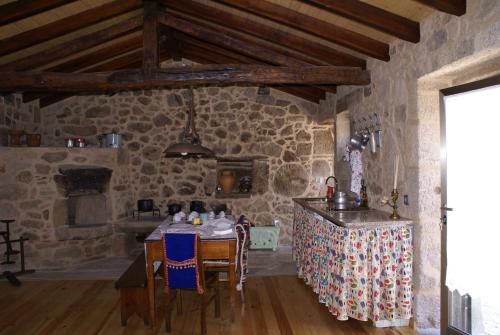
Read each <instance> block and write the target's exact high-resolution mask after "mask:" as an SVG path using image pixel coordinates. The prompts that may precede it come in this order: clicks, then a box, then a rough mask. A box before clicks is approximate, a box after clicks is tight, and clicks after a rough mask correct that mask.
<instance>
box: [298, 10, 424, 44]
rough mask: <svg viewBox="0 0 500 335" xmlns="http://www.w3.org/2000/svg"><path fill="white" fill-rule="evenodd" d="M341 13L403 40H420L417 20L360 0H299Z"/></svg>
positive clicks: (415, 41)
mask: <svg viewBox="0 0 500 335" xmlns="http://www.w3.org/2000/svg"><path fill="white" fill-rule="evenodd" d="M300 1H302V2H304V3H307V4H309V5H313V6H316V7H319V8H321V9H324V10H326V11H329V12H331V13H334V14H337V15H341V16H343V17H346V18H348V19H350V20H353V21H356V22H359V23H361V24H364V25H366V26H368V27H371V28H374V29H376V30H379V31H382V32H384V33H387V34H389V35H392V36H395V37H398V38H400V39H403V40H405V41H409V42H413V43H417V42H418V41H419V40H420V26H419V23H418V22H415V21H412V20H409V19H407V18H405V17H403V16H399V15H396V14H394V13H391V12H388V11H385V10H383V9H380V8H378V7H375V6H372V5H369V4H367V3H364V2H361V1H345V0H300Z"/></svg>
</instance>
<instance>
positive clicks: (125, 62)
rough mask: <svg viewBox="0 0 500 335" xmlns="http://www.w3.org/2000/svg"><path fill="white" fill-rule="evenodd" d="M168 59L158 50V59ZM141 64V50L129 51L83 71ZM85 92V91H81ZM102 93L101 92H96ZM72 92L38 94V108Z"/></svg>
mask: <svg viewBox="0 0 500 335" xmlns="http://www.w3.org/2000/svg"><path fill="white" fill-rule="evenodd" d="M166 59H168V57H167V55H166V54H165V53H162V52H160V61H164V60H166ZM141 65H142V51H138V52H134V53H130V54H127V55H124V56H122V57H119V58H115V59H112V60H110V61H109V62H106V63H103V64H99V65H97V66H94V67H92V68H89V69H87V70H86V71H85V72H96V71H113V70H120V69H127V68H128V69H132V68H138V67H140V66H141ZM83 93H85V92H83ZM91 93H93V92H86V94H91ZM98 93H99V94H102V92H98ZM72 96H74V94H71V93H66V94H65V93H59V94H38V99H39V100H40V101H39V105H40V108H44V107H47V106H50V105H52V104H55V103H56V102H59V101H62V100H65V99H68V98H71V97H72Z"/></svg>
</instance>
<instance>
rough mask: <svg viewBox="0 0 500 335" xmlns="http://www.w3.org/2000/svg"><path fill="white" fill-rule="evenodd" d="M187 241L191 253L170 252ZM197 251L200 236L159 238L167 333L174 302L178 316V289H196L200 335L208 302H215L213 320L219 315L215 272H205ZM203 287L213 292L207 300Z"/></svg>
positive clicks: (179, 312)
mask: <svg viewBox="0 0 500 335" xmlns="http://www.w3.org/2000/svg"><path fill="white" fill-rule="evenodd" d="M173 235H177V236H173ZM181 235H182V236H181ZM190 240H191V241H193V242H194V243H192V251H191V252H189V251H187V252H180V253H177V252H175V251H174V250H176V249H179V248H178V247H179V245H180V243H183V244H186V241H190ZM187 243H190V242H187ZM200 250H201V249H200V237H199V235H198V234H175V233H172V234H170V233H167V234H165V235H164V236H163V251H164V252H163V266H164V278H165V293H164V294H165V329H166V331H167V332H170V331H171V314H172V307H173V303H174V301H175V302H176V305H177V314H181V313H182V297H181V290H182V289H190V290H196V292H197V293H198V295H199V298H200V307H201V334H206V333H207V322H206V308H207V306H208V305H209V304H210V302H211V301H212V300H215V317H219V316H220V289H219V281H218V276H217V273H215V272H206V271H205V267H204V266H203V261H202V257H201V252H200ZM172 254H176V255H172ZM179 254H181V255H179ZM179 257H180V258H179ZM174 275H175V277H174ZM179 278H181V279H179ZM184 279H185V280H184ZM183 280H184V282H183ZM207 288H211V289H213V290H214V294H213V295H212V296H210V297H208V294H207Z"/></svg>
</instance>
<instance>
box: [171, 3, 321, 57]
mask: <svg viewBox="0 0 500 335" xmlns="http://www.w3.org/2000/svg"><path fill="white" fill-rule="evenodd" d="M173 16H174V17H176V18H178V19H181V20H184V21H186V22H190V23H191V24H193V25H195V26H196V27H199V28H203V29H206V30H207V31H210V32H216V33H218V34H221V35H225V36H228V37H232V38H234V39H236V40H238V41H240V42H241V43H243V44H249V45H253V46H255V47H260V48H261V49H264V50H269V51H271V52H275V53H278V54H280V55H283V56H286V57H289V58H291V59H295V60H297V61H300V62H302V63H303V64H311V65H330V63H328V62H324V61H322V60H318V59H316V58H312V57H309V56H307V55H304V54H303V53H300V52H296V51H294V50H290V49H288V48H284V47H282V46H280V45H277V44H276V43H270V42H268V41H265V40H263V39H260V38H255V37H252V36H250V35H248V34H246V33H242V32H239V31H234V30H232V29H227V28H225V27H221V26H219V25H214V24H210V23H207V21H203V20H199V19H197V18H195V17H192V16H190V15H185V14H183V13H178V12H175V13H174V14H173ZM274 64H280V63H279V62H278V63H277V62H274ZM281 65H289V64H281Z"/></svg>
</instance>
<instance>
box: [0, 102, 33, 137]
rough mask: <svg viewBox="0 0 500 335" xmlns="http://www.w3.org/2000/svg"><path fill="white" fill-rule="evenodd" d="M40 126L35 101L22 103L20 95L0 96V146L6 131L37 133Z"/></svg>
mask: <svg viewBox="0 0 500 335" xmlns="http://www.w3.org/2000/svg"><path fill="white" fill-rule="evenodd" d="M40 126H41V115H40V108H39V107H38V103H37V102H36V101H34V102H30V103H23V101H22V96H21V95H20V94H6V95H0V137H1V138H0V146H1V145H2V143H1V140H2V138H5V137H6V136H7V131H8V129H12V128H14V129H19V130H25V131H26V132H28V133H39V132H40Z"/></svg>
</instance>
